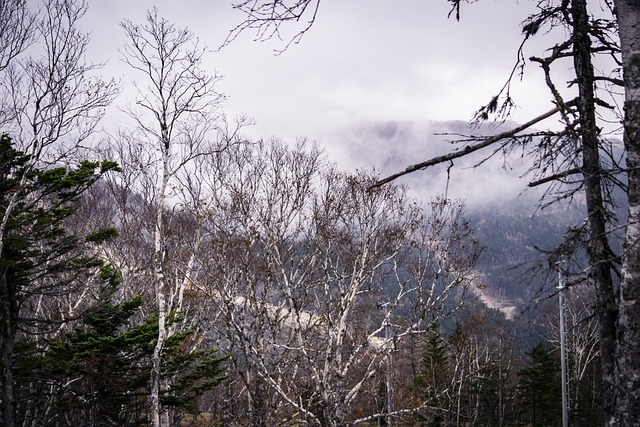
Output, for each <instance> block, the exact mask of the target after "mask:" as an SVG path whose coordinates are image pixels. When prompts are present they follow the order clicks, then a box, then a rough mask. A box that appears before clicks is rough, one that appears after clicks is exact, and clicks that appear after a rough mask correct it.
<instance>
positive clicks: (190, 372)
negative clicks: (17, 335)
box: [16, 267, 226, 426]
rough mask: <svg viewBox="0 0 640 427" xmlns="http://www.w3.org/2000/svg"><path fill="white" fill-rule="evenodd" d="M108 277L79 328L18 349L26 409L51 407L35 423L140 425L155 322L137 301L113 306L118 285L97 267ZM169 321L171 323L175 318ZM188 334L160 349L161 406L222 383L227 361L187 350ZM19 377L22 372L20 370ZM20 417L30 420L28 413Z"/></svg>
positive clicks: (190, 401)
mask: <svg viewBox="0 0 640 427" xmlns="http://www.w3.org/2000/svg"><path fill="white" fill-rule="evenodd" d="M101 277H102V279H103V280H107V282H106V283H105V285H104V286H103V287H102V288H101V290H100V292H99V294H98V295H97V300H96V302H95V304H94V306H93V307H92V308H90V309H89V310H88V311H87V312H86V313H85V314H84V316H83V318H82V324H81V325H79V326H78V327H76V328H74V329H73V330H72V331H70V332H69V333H67V334H65V335H64V336H62V337H61V338H58V339H51V340H47V342H46V346H41V348H38V347H37V346H36V345H35V342H34V341H30V340H24V341H21V342H20V344H19V347H20V349H21V350H20V353H19V354H20V356H19V357H17V358H16V364H17V365H18V366H21V367H29V369H28V370H27V371H24V372H25V373H27V375H20V378H19V379H20V381H21V382H22V383H25V384H29V390H30V395H28V396H27V395H25V396H23V398H24V399H25V400H27V399H28V400H31V404H32V405H33V404H34V403H36V402H37V403H39V404H40V405H50V410H49V411H48V412H47V413H46V414H40V415H39V417H38V418H36V419H35V421H36V422H37V423H38V425H42V426H65V425H68V426H102V425H105V426H137V425H146V423H147V415H146V413H147V407H148V402H147V398H148V388H149V373H150V369H151V359H150V357H151V355H152V354H153V349H154V346H155V340H156V339H157V336H158V317H157V316H156V315H153V316H151V317H150V318H149V319H147V320H146V321H144V322H142V323H138V324H134V323H135V322H133V321H132V318H134V317H135V316H136V315H138V314H139V311H140V310H139V309H140V307H141V305H142V298H141V297H139V296H138V297H135V298H133V299H131V300H128V301H124V302H121V303H119V304H114V303H113V295H114V293H115V292H116V290H117V285H118V283H119V276H118V274H117V273H116V272H115V271H114V270H113V269H111V268H110V267H104V268H103V269H102V270H101ZM174 320H175V319H174ZM192 336H193V334H192V333H191V332H185V333H182V334H178V335H174V336H173V337H172V338H171V339H170V340H169V343H168V345H167V347H166V348H165V352H164V354H163V358H164V359H165V370H164V371H163V377H164V378H165V379H167V383H168V384H169V390H168V391H165V392H164V394H163V396H162V399H163V403H164V404H166V405H169V406H174V407H186V408H189V407H190V406H191V405H194V404H195V402H196V399H197V398H198V397H199V396H200V395H202V394H203V393H204V392H206V391H209V390H210V389H212V388H213V387H214V386H215V385H217V384H218V383H219V382H220V381H221V380H222V379H223V378H224V376H223V373H224V365H223V361H224V360H225V359H226V357H220V356H218V355H217V352H216V351H215V350H210V351H192V352H190V351H188V344H189V340H190V339H191V338H192ZM21 372H22V371H21ZM21 418H22V419H25V420H28V421H34V419H29V418H28V415H27V414H24V415H22V417H21Z"/></svg>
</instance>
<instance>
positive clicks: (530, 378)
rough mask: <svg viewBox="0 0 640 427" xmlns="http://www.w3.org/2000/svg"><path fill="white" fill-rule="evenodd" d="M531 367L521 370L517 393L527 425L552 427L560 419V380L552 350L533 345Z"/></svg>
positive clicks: (557, 423) (530, 354)
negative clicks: (518, 392)
mask: <svg viewBox="0 0 640 427" xmlns="http://www.w3.org/2000/svg"><path fill="white" fill-rule="evenodd" d="M527 355H528V356H529V357H530V358H531V364H530V365H529V366H528V367H526V368H523V369H522V370H521V371H520V384H519V391H520V397H521V399H522V408H523V411H524V413H523V419H524V421H525V423H526V424H527V425H532V426H534V427H538V426H554V425H559V422H560V420H561V419H562V400H561V392H562V389H561V378H560V370H559V366H558V361H557V358H556V357H555V355H554V349H552V348H550V349H547V348H545V346H544V345H543V344H542V343H538V344H536V345H535V346H534V347H533V348H532V349H531V352H529V353H527Z"/></svg>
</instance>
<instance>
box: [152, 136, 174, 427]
mask: <svg viewBox="0 0 640 427" xmlns="http://www.w3.org/2000/svg"><path fill="white" fill-rule="evenodd" d="M161 143H162V147H161V149H162V165H161V166H160V171H159V172H160V177H159V183H158V188H157V189H156V206H155V208H156V224H155V236H154V237H155V248H154V257H153V259H154V260H153V263H154V266H153V267H154V272H155V279H156V283H155V285H156V299H157V303H158V340H157V341H156V346H155V348H154V349H153V357H152V366H151V385H150V389H151V390H150V412H151V413H150V417H151V425H152V427H161V426H162V425H165V423H164V422H161V415H162V414H161V412H162V411H161V405H160V390H161V372H162V350H163V349H164V343H165V341H166V339H167V328H166V321H167V314H168V313H167V297H166V293H167V289H166V288H167V284H166V278H165V276H164V259H165V255H166V254H165V246H164V239H165V230H164V208H165V206H164V201H165V199H166V191H167V186H168V182H169V156H170V155H169V137H168V135H167V132H166V130H163V133H162V142H161ZM162 418H164V417H162Z"/></svg>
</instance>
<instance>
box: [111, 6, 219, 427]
mask: <svg viewBox="0 0 640 427" xmlns="http://www.w3.org/2000/svg"><path fill="white" fill-rule="evenodd" d="M121 25H122V28H123V29H124V31H125V33H126V35H127V38H128V42H127V44H126V45H125V46H124V47H123V48H122V50H121V52H122V56H123V60H124V62H125V63H127V64H128V65H129V66H130V67H131V68H132V69H133V70H134V71H137V72H138V73H139V75H140V76H142V77H143V79H144V80H143V81H141V82H135V83H134V85H135V87H136V89H137V98H136V100H135V103H134V104H132V105H131V106H130V107H128V108H127V109H126V112H127V113H128V114H129V116H130V117H131V118H133V119H134V120H135V122H136V124H137V129H136V130H135V131H134V132H131V133H130V134H129V135H127V136H128V138H127V142H126V143H125V144H129V145H128V147H130V148H128V149H127V150H125V151H128V152H130V153H132V154H133V155H134V156H133V157H132V158H129V159H123V160H125V162H128V163H131V162H136V163H137V165H136V166H137V167H136V168H135V169H134V170H135V171H137V173H138V175H137V176H138V178H140V181H138V183H137V184H138V189H139V190H140V191H141V192H142V191H144V194H146V196H145V197H147V206H148V207H149V208H150V209H151V212H152V214H153V219H152V220H151V223H150V224H148V226H147V228H146V229H147V231H148V233H149V234H150V236H151V239H152V240H153V246H152V253H153V256H152V259H153V263H152V264H153V265H152V267H153V271H154V289H155V292H154V293H155V295H154V296H155V299H156V303H157V311H158V317H159V321H158V322H159V332H158V340H157V342H156V346H155V350H154V353H153V367H152V370H151V394H150V412H149V417H150V421H151V424H152V425H153V426H154V427H157V426H160V425H168V424H169V420H168V413H167V411H166V410H163V409H162V407H161V404H160V401H159V396H160V391H161V388H162V387H163V385H162V384H161V376H160V373H161V368H162V360H161V355H162V350H163V347H164V343H165V341H166V339H167V337H168V334H170V333H171V332H170V331H169V330H168V326H167V316H168V314H169V313H170V311H171V310H172V309H175V308H177V307H176V306H175V305H174V303H178V302H179V299H177V297H178V296H179V295H180V287H181V286H183V284H184V283H185V280H186V279H185V278H184V277H183V278H182V279H179V278H177V279H176V280H172V279H171V278H172V277H175V275H173V274H172V270H171V267H170V260H171V259H172V258H174V257H175V256H176V254H175V253H173V252H172V251H171V249H170V248H171V245H170V242H169V228H168V212H169V210H170V209H171V206H170V203H171V202H170V200H171V198H172V197H173V196H174V194H175V192H174V191H173V190H172V181H173V179H174V178H175V176H176V174H177V173H178V172H179V171H181V170H182V169H183V168H187V167H189V164H190V162H192V161H193V160H194V159H195V158H197V157H198V156H201V155H204V154H205V153H206V151H207V150H208V149H209V148H210V146H207V142H208V138H209V137H210V136H211V132H212V131H213V130H214V124H215V120H216V118H217V115H218V109H217V106H218V104H219V102H220V101H221V99H222V96H221V95H220V94H219V93H217V92H216V91H215V89H214V85H215V83H216V82H217V81H218V80H219V79H220V77H219V76H218V75H216V74H214V75H208V74H207V73H205V72H204V70H203V69H202V68H201V64H202V59H203V56H204V54H205V51H206V49H205V47H203V46H200V45H199V43H198V41H197V40H196V39H195V38H194V37H193V35H192V34H191V33H190V32H189V31H188V30H185V29H180V28H177V27H176V26H174V25H173V24H171V23H169V22H168V21H167V20H165V19H163V18H160V17H159V16H158V12H157V10H156V9H153V10H151V11H149V12H148V13H147V16H146V21H145V23H143V24H140V25H138V24H135V23H133V22H131V21H128V20H125V21H123V22H122V24H121ZM125 147H126V145H125ZM145 151H147V152H148V153H149V154H148V155H146V156H145V157H144V158H146V160H145V161H142V162H141V159H140V158H136V157H135V156H137V155H138V154H140V153H144V152H145ZM127 184H128V185H133V183H131V182H129V183H127Z"/></svg>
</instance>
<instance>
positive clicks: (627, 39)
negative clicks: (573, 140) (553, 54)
mask: <svg viewBox="0 0 640 427" xmlns="http://www.w3.org/2000/svg"><path fill="white" fill-rule="evenodd" d="M614 3H615V6H616V13H617V20H618V26H619V32H620V47H621V49H622V62H623V74H624V84H625V104H624V106H625V117H624V143H625V148H626V153H627V168H628V185H629V191H628V195H629V218H628V226H627V232H626V237H625V247H624V258H623V266H622V282H621V285H620V296H619V317H618V324H617V336H616V341H617V348H616V372H615V391H614V393H615V395H614V398H615V412H614V416H613V417H611V418H610V419H609V420H608V425H610V426H619V427H624V426H637V425H638V423H640V357H638V349H640V244H639V242H638V239H640V170H639V169H638V168H639V167H640V1H638V0H616V1H615V2H614Z"/></svg>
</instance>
